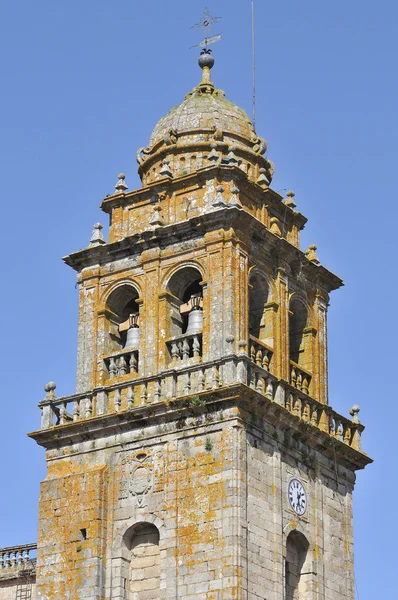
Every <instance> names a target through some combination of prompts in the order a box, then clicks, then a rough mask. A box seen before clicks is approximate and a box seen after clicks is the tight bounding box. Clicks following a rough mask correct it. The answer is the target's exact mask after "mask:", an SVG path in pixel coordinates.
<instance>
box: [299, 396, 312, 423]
mask: <svg viewBox="0 0 398 600" xmlns="http://www.w3.org/2000/svg"><path fill="white" fill-rule="evenodd" d="M301 418H302V419H303V421H305V422H306V423H309V422H310V405H309V403H308V402H305V401H304V400H302V411H301Z"/></svg>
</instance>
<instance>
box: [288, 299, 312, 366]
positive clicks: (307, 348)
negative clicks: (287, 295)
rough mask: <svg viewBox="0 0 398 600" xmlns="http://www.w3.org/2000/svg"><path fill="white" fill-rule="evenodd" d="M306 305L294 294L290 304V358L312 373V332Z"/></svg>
mask: <svg viewBox="0 0 398 600" xmlns="http://www.w3.org/2000/svg"><path fill="white" fill-rule="evenodd" d="M308 322H309V314H308V309H307V306H306V305H305V303H304V302H303V301H302V300H301V299H300V298H299V297H298V296H297V295H296V294H294V295H293V296H292V298H291V300H290V304H289V357H290V360H291V361H293V362H295V363H296V364H297V365H299V366H300V367H302V368H303V369H305V370H307V371H312V337H313V336H312V330H311V329H310V328H309V327H308Z"/></svg>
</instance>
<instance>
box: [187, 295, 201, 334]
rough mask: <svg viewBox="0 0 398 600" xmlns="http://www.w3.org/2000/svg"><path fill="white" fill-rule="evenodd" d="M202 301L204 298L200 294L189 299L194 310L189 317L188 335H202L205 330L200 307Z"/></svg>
mask: <svg viewBox="0 0 398 600" xmlns="http://www.w3.org/2000/svg"><path fill="white" fill-rule="evenodd" d="M201 300H202V297H201V295H200V294H195V295H193V296H191V298H190V299H189V303H190V305H191V306H192V308H191V312H190V313H189V315H188V327H187V330H186V333H188V334H190V335H194V334H196V333H201V331H202V328H203V310H202V307H201V306H200V303H201Z"/></svg>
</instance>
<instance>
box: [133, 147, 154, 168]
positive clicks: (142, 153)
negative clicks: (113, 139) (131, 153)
mask: <svg viewBox="0 0 398 600" xmlns="http://www.w3.org/2000/svg"><path fill="white" fill-rule="evenodd" d="M151 151H152V148H150V147H147V148H138V150H137V154H136V155H135V158H136V160H137V163H138V164H139V165H141V164H142V163H143V162H145V161H146V159H147V158H148V155H149V154H150V153H151Z"/></svg>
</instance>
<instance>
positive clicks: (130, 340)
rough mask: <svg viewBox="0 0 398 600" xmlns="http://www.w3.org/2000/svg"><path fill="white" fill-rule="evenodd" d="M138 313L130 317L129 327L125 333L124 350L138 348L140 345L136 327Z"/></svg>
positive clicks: (138, 330)
mask: <svg viewBox="0 0 398 600" xmlns="http://www.w3.org/2000/svg"><path fill="white" fill-rule="evenodd" d="M138 317H139V315H138V313H135V314H133V315H130V317H129V321H130V327H129V329H128V331H127V338H126V343H125V344H124V347H125V348H138V345H139V343H140V328H139V325H138Z"/></svg>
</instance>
